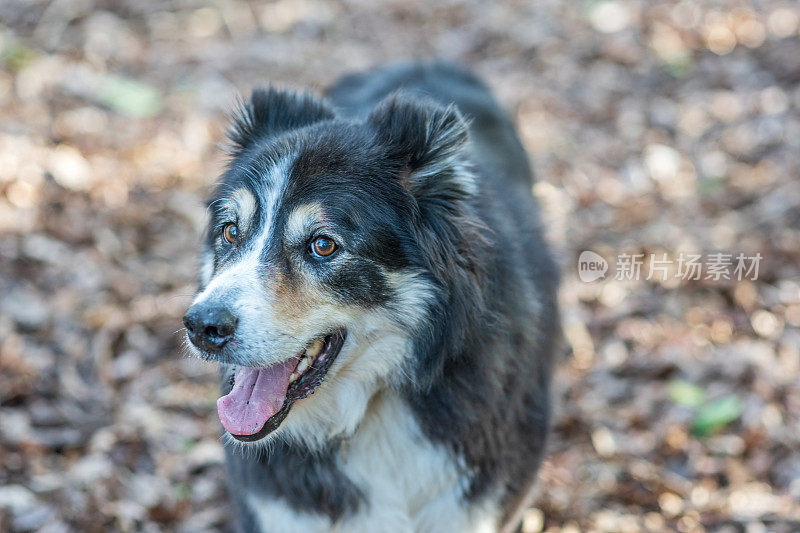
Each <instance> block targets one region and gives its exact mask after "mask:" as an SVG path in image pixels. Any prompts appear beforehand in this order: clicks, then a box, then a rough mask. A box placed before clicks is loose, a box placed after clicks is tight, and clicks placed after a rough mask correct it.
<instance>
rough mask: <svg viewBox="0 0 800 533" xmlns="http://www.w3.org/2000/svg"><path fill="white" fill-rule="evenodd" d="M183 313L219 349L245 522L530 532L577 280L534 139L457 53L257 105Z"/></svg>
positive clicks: (222, 412)
mask: <svg viewBox="0 0 800 533" xmlns="http://www.w3.org/2000/svg"><path fill="white" fill-rule="evenodd" d="M229 136H230V140H231V144H230V151H231V161H230V164H229V165H228V167H227V169H226V171H225V172H224V174H223V176H222V177H221V179H220V181H219V184H218V185H217V187H216V189H215V191H214V192H213V195H212V198H211V201H210V202H209V204H208V206H209V216H210V222H209V225H208V232H207V239H206V242H205V249H204V252H203V255H202V268H201V274H200V278H201V279H200V289H199V291H198V294H197V296H196V297H195V299H194V301H193V303H192V306H191V308H190V309H189V310H188V312H187V313H186V315H185V317H184V324H185V325H186V331H187V335H188V339H189V340H190V341H191V346H192V348H191V350H192V351H193V352H194V353H195V354H196V355H198V356H200V357H203V358H205V359H208V360H213V361H216V362H218V363H219V364H220V365H221V368H222V374H223V379H222V381H223V391H222V392H223V394H224V395H223V396H222V397H221V398H220V399H219V400H218V402H217V409H218V412H219V418H220V421H221V422H222V426H223V427H224V428H225V433H224V436H225V437H224V438H225V441H226V452H227V467H228V472H229V479H230V489H231V493H232V496H233V501H234V504H235V520H236V521H237V522H238V524H239V526H240V527H241V528H242V529H243V530H244V531H267V532H298V531H302V532H315V531H341V532H355V531H363V532H378V531H386V532H392V533H397V532H410V531H419V532H439V531H442V532H453V531H499V530H502V529H504V528H505V529H506V530H508V529H510V528H514V527H516V525H517V523H518V521H519V517H520V513H521V512H522V510H524V508H525V506H526V505H527V504H529V503H530V502H529V500H530V494H531V490H530V489H531V486H532V484H533V482H534V479H535V475H536V472H537V469H538V466H539V463H540V461H541V458H542V453H543V449H544V445H545V438H546V435H547V432H548V419H549V411H550V408H549V404H550V402H549V382H550V376H551V366H552V361H553V354H554V352H555V351H556V346H557V344H558V339H559V337H560V335H559V324H558V312H557V307H556V288H557V285H558V273H557V268H556V266H555V264H554V261H553V260H552V259H551V256H550V254H549V252H548V249H547V246H546V244H545V242H544V240H543V237H542V231H541V228H540V225H541V224H540V220H539V216H538V213H537V207H536V204H535V202H534V199H533V197H532V195H531V184H532V175H531V169H530V167H529V164H528V160H527V157H526V154H525V151H524V150H523V148H522V145H521V144H520V141H519V139H518V137H517V135H516V133H515V131H514V128H513V126H512V124H511V120H510V119H509V117H508V116H507V115H506V113H505V112H504V111H503V110H502V109H501V108H500V106H499V105H498V104H497V102H496V101H495V100H494V98H493V97H492V95H491V94H490V92H489V90H488V89H487V87H486V86H485V85H484V84H483V83H482V82H481V81H480V80H478V79H477V78H476V77H475V76H473V75H472V74H470V73H469V72H466V71H465V70H463V69H461V68H459V67H456V66H452V65H448V64H443V63H438V62H434V63H404V64H399V65H391V66H388V67H383V68H379V69H377V70H373V71H369V72H366V73H359V74H354V75H349V76H346V77H344V78H342V79H341V80H340V81H338V82H337V83H336V84H335V85H334V86H333V87H332V88H330V89H329V90H328V91H327V94H326V98H319V97H315V96H313V95H310V94H301V93H294V92H288V91H282V90H277V89H274V88H268V89H259V90H255V91H254V92H253V93H252V96H251V98H250V99H249V101H246V102H244V103H242V105H241V107H240V109H239V110H238V112H237V113H236V114H235V116H234V118H233V121H232V126H231V129H230V133H229Z"/></svg>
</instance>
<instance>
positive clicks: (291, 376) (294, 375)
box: [289, 372, 300, 383]
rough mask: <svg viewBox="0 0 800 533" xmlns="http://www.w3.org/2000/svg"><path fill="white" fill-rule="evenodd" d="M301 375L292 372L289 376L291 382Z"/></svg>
mask: <svg viewBox="0 0 800 533" xmlns="http://www.w3.org/2000/svg"><path fill="white" fill-rule="evenodd" d="M299 377H300V375H299V374H298V373H297V372H292V375H290V376H289V383H292V382H293V381H296V380H297V378H299Z"/></svg>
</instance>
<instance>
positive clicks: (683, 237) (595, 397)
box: [0, 0, 800, 532]
mask: <svg viewBox="0 0 800 533" xmlns="http://www.w3.org/2000/svg"><path fill="white" fill-rule="evenodd" d="M799 17H800V7H798V5H797V3H795V2H792V1H790V0H785V1H782V0H763V1H758V2H752V3H749V2H744V1H736V0H728V1H722V0H719V1H712V0H707V1H702V2H694V1H683V2H668V1H649V0H647V1H646V0H641V1H629V2H628V1H626V2H623V1H619V2H610V1H585V2H582V1H574V2H573V1H569V2H568V1H556V0H546V1H537V2H521V1H517V2H504V3H502V4H498V3H489V2H480V1H479V0H465V1H444V2H435V3H434V2H422V1H416V0H415V1H408V0H403V1H400V0H391V1H387V2H381V3H376V2H369V1H366V0H353V1H346V2H345V1H336V2H322V1H314V0H305V1H290V0H280V1H278V2H272V3H260V2H245V1H241V0H225V1H221V2H216V3H211V2H202V1H195V0H181V1H174V2H168V1H161V0H158V1H157V0H127V1H124V2H116V1H113V0H98V1H93V0H55V1H53V2H44V1H37V0H25V1H12V0H5V1H2V2H0V49H1V50H2V52H1V55H2V59H1V61H0V64H1V66H2V70H1V71H0V117H2V123H0V294H2V297H1V299H0V530H11V531H31V530H42V531H64V530H74V531H100V530H122V531H130V530H144V531H155V530H162V529H164V530H181V531H200V530H204V529H210V530H220V529H221V530H230V528H231V526H232V524H231V520H230V515H229V509H228V502H227V500H226V495H225V489H224V476H223V468H222V465H221V448H220V445H219V443H218V436H219V431H220V428H219V424H218V421H217V419H216V416H215V413H214V401H215V398H216V390H217V386H216V383H215V376H214V370H213V368H211V367H210V366H207V365H205V364H203V363H201V362H198V361H195V360H189V359H185V358H182V357H181V350H180V336H179V335H178V334H176V330H178V328H180V317H181V315H182V313H183V310H184V308H185V307H186V305H187V303H188V302H189V300H190V298H191V294H192V291H193V284H194V275H195V274H194V273H195V268H196V258H195V255H196V248H197V244H198V242H199V235H200V232H201V229H202V220H203V216H204V208H203V196H204V194H205V192H206V191H207V190H208V188H209V186H210V184H211V183H212V182H213V180H214V177H215V175H216V174H217V172H218V171H219V170H220V168H221V166H222V164H223V163H224V159H223V157H222V155H221V153H220V151H219V150H218V149H217V148H216V146H215V143H217V142H219V141H221V140H222V131H223V127H224V115H225V112H226V111H228V110H230V108H231V107H232V105H233V103H234V99H235V96H236V95H237V94H239V93H246V92H247V91H248V90H249V88H251V87H252V86H253V85H255V84H259V83H265V82H268V81H271V82H277V83H281V84H284V85H289V86H316V87H320V86H324V85H325V84H327V83H329V82H330V81H332V80H333V79H335V78H336V77H337V76H338V75H339V74H341V73H342V72H345V71H349V70H354V69H360V68H364V67H368V66H371V65H375V64H378V63H381V62H384V61H386V60H390V59H395V58H403V57H409V56H433V55H436V56H440V57H444V58H447V59H454V60H458V61H461V62H464V63H467V64H469V65H471V66H472V67H473V68H474V69H475V70H476V71H477V72H479V73H480V74H481V75H482V76H483V77H484V78H485V79H487V80H488V81H489V83H490V84H491V85H492V87H493V88H494V89H495V91H496V93H497V94H498V96H499V98H500V99H501V100H502V102H503V103H504V104H505V105H506V106H507V107H508V108H509V109H510V110H512V112H513V114H514V117H515V119H516V121H517V123H518V124H519V127H520V130H521V133H522V136H523V139H524V142H525V144H526V146H527V148H528V150H529V152H530V155H531V158H532V160H533V162H534V164H535V167H536V169H537V173H538V180H539V181H538V184H537V185H536V187H535V192H536V194H537V195H538V196H539V197H540V199H541V201H542V204H543V205H544V207H545V209H546V220H547V225H548V231H549V233H550V235H551V238H552V240H553V242H555V243H556V247H557V250H558V252H559V257H560V258H561V261H562V263H563V267H564V284H563V285H564V286H563V291H562V297H563V298H562V299H563V314H564V323H565V332H566V337H567V340H568V343H567V344H568V345H569V348H570V350H569V353H568V354H566V355H565V357H564V359H563V361H562V363H561V365H560V369H559V371H558V375H557V393H556V396H557V404H558V414H557V418H556V421H555V433H554V436H553V439H552V443H551V448H552V451H551V454H550V456H549V460H548V461H547V463H546V464H545V466H544V468H543V469H542V476H541V477H542V483H541V495H540V497H539V499H538V501H537V502H536V507H535V508H534V509H532V510H531V511H530V512H529V513H528V515H527V516H526V520H525V523H524V527H523V529H524V531H526V532H527V531H537V530H540V529H546V530H549V531H559V530H560V531H579V530H587V531H637V530H675V529H677V530H679V531H703V530H707V531H748V532H759V531H798V530H800V453H799V452H800V381H799V380H798V370H799V369H800V354H799V353H798V347H799V346H800V277H799V276H798V273H799V271H800V229H799V228H800V180H798V173H799V172H800V84H798V82H799V81H800V34H799V33H798V18H799ZM583 250H593V251H595V252H598V253H600V255H602V256H603V257H604V258H606V259H608V260H609V261H611V262H612V266H611V270H610V271H609V273H608V274H607V276H606V278H605V280H603V281H596V282H593V283H582V282H581V281H579V280H578V276H577V269H576V264H577V257H578V254H579V253H580V252H581V251H583ZM719 251H722V252H726V253H734V254H735V253H738V252H745V253H748V254H753V253H756V252H759V253H761V254H762V256H763V261H762V262H761V265H760V266H761V268H760V272H759V277H758V280H756V281H737V280H735V279H734V280H728V281H726V280H719V281H714V280H702V279H701V280H697V281H681V280H680V279H676V278H674V272H672V271H670V275H671V277H670V278H669V279H668V280H667V281H663V282H662V281H657V280H654V279H651V280H650V281H647V280H639V281H620V280H616V279H615V275H614V274H615V272H614V258H615V257H616V256H617V255H618V254H620V253H622V252H626V253H629V254H636V253H642V254H645V257H646V258H647V257H649V254H651V253H655V254H658V256H659V257H660V255H661V254H662V253H666V254H667V256H668V257H669V258H671V259H675V258H677V257H678V255H679V254H680V253H712V252H719ZM648 268H649V263H647V262H645V265H644V267H643V273H644V272H645V271H646V270H647V269H648Z"/></svg>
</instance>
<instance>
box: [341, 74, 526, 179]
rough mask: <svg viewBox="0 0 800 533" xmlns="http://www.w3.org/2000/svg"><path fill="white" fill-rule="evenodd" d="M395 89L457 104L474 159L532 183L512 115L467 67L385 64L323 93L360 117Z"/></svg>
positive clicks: (354, 75)
mask: <svg viewBox="0 0 800 533" xmlns="http://www.w3.org/2000/svg"><path fill="white" fill-rule="evenodd" d="M396 91H402V92H403V93H407V94H409V95H414V96H421V97H424V98H431V99H433V100H436V101H437V102H439V103H440V104H443V105H449V104H455V105H456V106H458V109H459V110H460V111H461V113H463V114H464V116H465V117H466V118H467V119H468V120H469V121H470V124H469V130H470V143H471V145H472V146H471V147H470V148H468V149H467V150H468V152H469V153H470V156H471V158H472V160H473V161H474V162H475V163H478V164H481V165H483V166H485V167H486V168H490V169H493V170H494V171H496V172H497V173H498V174H499V175H500V176H503V177H504V178H506V179H509V180H511V181H514V182H517V183H521V184H525V185H529V184H530V181H531V178H532V173H531V167H530V164H529V163H528V158H527V156H526V154H525V150H524V149H523V147H522V144H521V143H520V141H519V138H518V137H517V134H516V132H515V131H514V126H513V124H512V123H511V120H510V119H509V117H508V115H507V114H506V112H505V111H504V110H503V109H502V108H501V107H500V106H499V105H498V103H497V102H496V101H495V99H494V97H493V96H492V94H491V92H489V89H488V88H487V87H486V85H484V83H483V82H482V81H481V80H480V79H478V78H477V77H476V76H475V75H474V74H472V73H471V72H469V71H467V70H465V69H462V68H460V67H457V66H455V65H452V64H450V63H444V62H410V63H402V64H395V65H389V66H386V67H383V68H379V69H376V70H371V71H369V72H361V73H357V74H350V75H348V76H345V77H343V78H341V79H340V80H339V81H338V82H336V84H335V85H334V86H333V87H331V88H330V89H328V91H327V93H326V96H327V97H328V98H329V99H330V100H331V101H332V102H333V103H334V104H335V105H336V106H337V107H338V108H339V109H340V110H341V111H342V113H343V114H345V115H349V116H352V117H358V118H363V117H366V116H367V114H368V113H369V112H370V111H371V110H372V109H373V108H374V107H375V105H377V104H378V102H380V101H381V100H383V99H384V98H385V97H386V96H388V95H390V94H392V93H393V92H396Z"/></svg>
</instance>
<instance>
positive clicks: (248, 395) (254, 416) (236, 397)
mask: <svg viewBox="0 0 800 533" xmlns="http://www.w3.org/2000/svg"><path fill="white" fill-rule="evenodd" d="M297 361H298V360H297V358H296V357H293V358H291V359H289V360H288V361H286V362H283V363H278V364H276V365H272V366H271V367H268V368H250V367H242V369H241V370H239V372H237V374H236V379H235V381H234V385H233V389H232V390H231V392H229V393H228V394H227V395H225V396H223V397H222V398H220V399H219V400H217V412H218V413H219V419H220V421H221V422H222V426H223V427H224V428H225V429H227V430H228V431H229V432H230V433H232V434H234V435H252V434H254V433H258V432H259V431H260V430H261V428H262V427H263V426H264V424H266V422H267V420H269V419H270V417H271V416H272V415H274V414H275V413H277V412H278V411H280V409H281V407H283V401H284V400H285V399H286V389H288V388H289V376H290V375H291V374H292V372H294V369H295V368H297Z"/></svg>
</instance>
